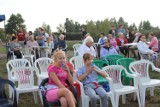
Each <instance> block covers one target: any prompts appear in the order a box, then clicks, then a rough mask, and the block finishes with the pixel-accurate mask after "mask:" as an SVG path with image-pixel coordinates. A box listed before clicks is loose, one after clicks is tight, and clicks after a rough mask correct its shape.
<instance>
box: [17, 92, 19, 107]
mask: <svg viewBox="0 0 160 107" xmlns="http://www.w3.org/2000/svg"><path fill="white" fill-rule="evenodd" d="M18 100H19V92H17V104H18Z"/></svg>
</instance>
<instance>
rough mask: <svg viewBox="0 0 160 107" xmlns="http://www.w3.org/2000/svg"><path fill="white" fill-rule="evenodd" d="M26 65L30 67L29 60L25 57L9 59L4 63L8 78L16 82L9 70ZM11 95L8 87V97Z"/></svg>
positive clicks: (10, 89)
mask: <svg viewBox="0 0 160 107" xmlns="http://www.w3.org/2000/svg"><path fill="white" fill-rule="evenodd" d="M26 66H29V67H31V64H30V62H29V61H28V60H27V59H14V60H9V61H8V62H7V64H6V68H7V73H8V79H9V80H11V81H13V82H16V81H17V78H16V77H15V76H14V75H11V70H12V69H13V68H19V67H26ZM11 97H12V88H11V87H9V98H11Z"/></svg>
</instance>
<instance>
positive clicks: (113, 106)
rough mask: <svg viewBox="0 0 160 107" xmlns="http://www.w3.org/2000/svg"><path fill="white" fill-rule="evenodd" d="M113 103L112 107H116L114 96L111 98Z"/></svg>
mask: <svg viewBox="0 0 160 107" xmlns="http://www.w3.org/2000/svg"><path fill="white" fill-rule="evenodd" d="M109 97H110V100H111V103H112V107H115V101H114V96H109Z"/></svg>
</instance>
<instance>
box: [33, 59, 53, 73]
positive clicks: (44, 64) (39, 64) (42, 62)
mask: <svg viewBox="0 0 160 107" xmlns="http://www.w3.org/2000/svg"><path fill="white" fill-rule="evenodd" d="M52 62H53V60H52V59H51V58H48V57H42V58H39V59H37V60H36V61H35V62H34V66H35V67H36V68H38V69H40V73H43V72H47V68H48V66H49V64H51V63H52Z"/></svg>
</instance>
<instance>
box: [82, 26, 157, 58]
mask: <svg viewBox="0 0 160 107" xmlns="http://www.w3.org/2000/svg"><path fill="white" fill-rule="evenodd" d="M82 33H83V34H84V30H83V32H82ZM85 34H86V35H85V36H84V38H86V40H87V41H85V39H84V38H83V39H84V40H83V46H81V48H80V49H79V53H80V54H81V56H82V55H83V54H82V53H85V52H87V51H89V50H91V51H90V53H91V54H94V55H93V56H98V57H99V58H102V59H103V57H104V53H106V54H105V56H106V55H110V54H120V53H122V54H123V55H124V56H125V57H127V55H128V53H129V51H131V53H132V54H131V55H132V56H131V57H133V58H136V59H139V58H140V56H139V53H138V54H136V52H135V50H137V49H138V51H139V52H140V53H142V54H156V52H159V44H158V39H157V37H156V35H155V34H154V33H153V32H150V33H149V34H148V41H147V40H146V39H145V40H144V42H143V43H144V44H142V43H141V42H142V41H141V40H140V37H141V36H142V35H143V36H145V37H146V35H144V34H141V32H136V33H134V32H133V31H130V29H129V28H126V29H125V28H124V27H123V25H119V28H118V29H116V28H115V26H112V28H111V30H109V31H108V34H106V35H105V34H104V33H100V38H99V40H98V41H97V42H95V41H94V40H90V42H92V44H91V43H90V45H88V43H86V42H88V39H90V38H92V36H91V35H89V36H90V38H87V37H88V35H87V34H88V33H87V32H86V31H85ZM92 39H93V38H92ZM106 40H107V41H106ZM105 41H106V42H109V44H108V48H106V44H105ZM94 43H97V44H98V45H100V46H98V47H97V48H98V51H99V52H97V53H96V54H99V55H95V52H93V44H94ZM130 43H135V44H136V45H133V46H132V45H130V46H128V45H127V44H130ZM84 44H85V45H84ZM142 45H145V46H146V48H147V50H150V52H144V51H143V50H144V49H145V50H146V48H143V46H142ZM82 47H83V49H82ZM87 48H88V49H87ZM112 48H114V49H115V50H116V52H113V49H112ZM95 51H96V50H95ZM151 51H152V52H151ZM154 59H155V58H154Z"/></svg>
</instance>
